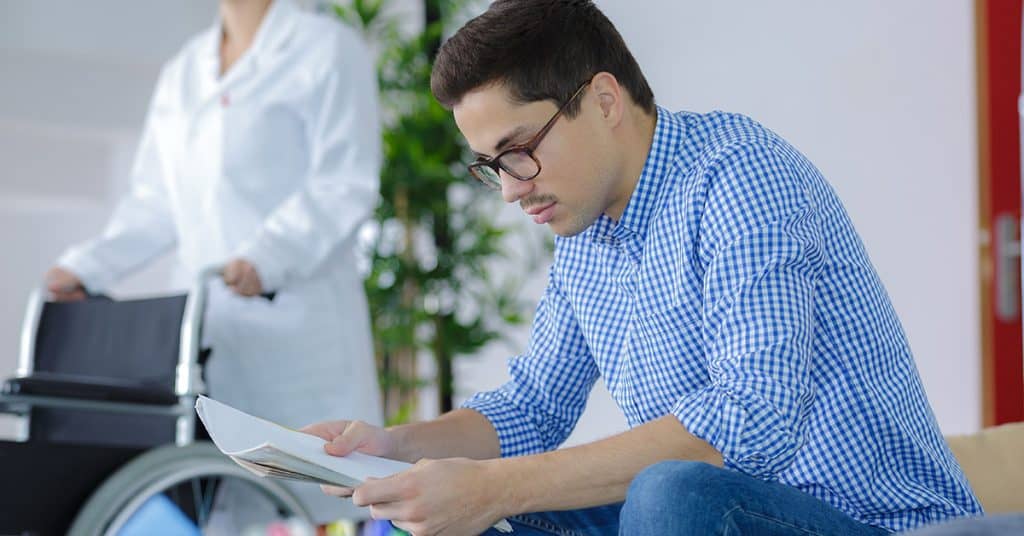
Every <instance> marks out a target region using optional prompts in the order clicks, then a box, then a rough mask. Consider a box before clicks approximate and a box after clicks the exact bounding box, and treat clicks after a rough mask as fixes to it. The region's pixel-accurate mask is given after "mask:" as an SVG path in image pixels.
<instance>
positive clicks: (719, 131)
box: [464, 109, 981, 530]
mask: <svg viewBox="0 0 1024 536" xmlns="http://www.w3.org/2000/svg"><path fill="white" fill-rule="evenodd" d="M509 370H510V373H511V377H512V379H511V380H510V381H509V382H508V383H506V384H505V385H503V386H501V387H500V388H498V389H496V390H494V391H490V392H484V393H478V394H477V395H475V396H474V397H472V398H471V399H469V400H468V401H467V402H466V403H465V404H464V406H465V407H468V408H472V409H474V410H476V411H478V412H480V413H482V414H483V415H484V416H486V417H487V418H488V419H489V420H490V421H491V422H492V423H493V424H494V427H495V429H496V430H497V432H498V437H499V440H500V444H501V453H502V456H518V455H525V454H532V453H539V452H543V451H548V450H552V449H555V448H557V447H558V446H559V445H560V444H561V443H562V442H563V441H565V439H566V438H567V437H568V436H569V434H570V432H571V431H572V429H573V427H574V426H575V425H576V422H577V420H578V418H579V416H580V414H581V413H582V412H583V409H584V406H585V405H586V401H587V397H588V393H589V392H590V388H591V386H593V384H594V382H595V381H596V380H597V379H598V378H599V377H600V378H603V380H604V382H605V385H606V386H607V388H608V391H609V392H610V393H611V394H612V396H613V397H614V399H615V401H616V402H617V404H618V406H619V408H620V409H621V410H622V412H623V413H624V414H625V415H626V418H627V420H628V422H629V425H630V426H637V425H639V424H643V423H645V422H648V421H651V420H654V419H658V418H660V417H663V416H665V415H669V414H671V415H674V416H675V417H677V418H678V419H679V421H680V422H681V423H682V424H683V425H684V426H685V427H686V429H687V430H689V431H690V432H691V433H693V434H694V435H696V436H697V437H700V438H702V439H704V440H706V441H707V442H708V443H710V444H711V445H714V447H715V448H716V449H718V451H720V452H721V453H722V455H723V456H724V459H725V465H726V467H727V468H730V469H733V470H736V471H741V472H743V473H746V474H749V475H752V476H754V477H757V478H761V479H766V480H775V481H778V482H782V483H785V484H788V485H791V486H794V487H796V488H798V489H800V490H802V491H804V492H806V493H808V494H810V495H813V496H814V497H817V498H819V499H821V500H823V501H825V502H827V503H829V504H831V505H832V506H835V507H836V508H838V509H840V510H842V511H844V512H846V513H848V514H850V515H851V516H852V517H854V518H855V519H857V520H860V521H862V522H864V523H868V524H872V525H876V526H880V527H884V528H887V529H891V530H904V529H909V528H913V527H917V526H920V525H923V524H926V523H931V522H935V521H939V520H942V519H946V518H950V517H956V516H964V515H971V514H979V513H981V508H980V506H979V505H978V502H977V500H976V499H975V497H974V495H973V493H972V491H971V489H970V487H969V486H968V484H967V481H966V479H965V478H964V475H963V472H962V471H961V469H960V467H959V466H958V464H957V462H956V461H955V459H954V458H953V456H952V455H951V453H950V451H949V449H948V447H947V446H946V443H945V441H944V440H943V438H942V436H941V435H940V433H939V429H938V425H937V423H936V420H935V417H934V415H933V414H932V411H931V408H930V407H929V405H928V401H927V398H926V397H925V393H924V389H923V388H922V385H921V380H920V378H919V376H918V374H917V370H916V368H915V365H914V361H913V358H912V356H911V353H910V348H909V347H908V344H907V341H906V338H905V336H904V334H903V330H902V327H901V326H900V323H899V320H898V319H897V317H896V312H895V311H894V310H893V307H892V304H891V303H890V301H889V298H888V296H887V294H886V292H885V289H884V288H883V287H882V283H881V281H880V280H879V278H878V275H877V274H876V272H875V270H874V268H873V267H872V265H871V262H870V261H869V260H868V256H867V253H866V252H865V250H864V246H863V244H862V243H861V241H860V238H859V237H858V235H857V233H856V231H855V230H854V228H853V225H852V223H851V222H850V219H849V217H848V216H847V214H846V212H845V210H844V209H843V207H842V204H841V203H840V201H839V199H838V198H837V196H836V194H835V192H833V190H832V189H831V187H830V186H829V185H828V184H827V183H826V181H825V179H824V178H823V177H822V176H821V174H820V172H819V171H818V170H817V169H815V167H814V166H813V165H812V164H811V163H810V162H809V161H808V160H807V159H806V158H805V157H804V156H803V155H801V154H800V153H799V152H798V151H797V150H796V149H794V148H793V147H792V146H790V145H789V144H788V143H786V142H785V141H784V140H782V139H781V138H780V137H778V136H777V135H776V134H774V133H773V132H771V131H769V130H767V129H766V128H764V127H762V126H760V125H759V124H757V123H755V122H754V121H752V120H750V119H748V118H746V117H743V116H740V115H735V114H725V113H712V114H707V115H699V114H691V113H677V114H673V113H669V112H667V111H665V110H662V109H659V110H658V118H657V127H656V130H655V134H654V140H653V144H652V147H651V150H650V153H649V155H648V157H647V161H646V164H645V166H644V169H643V172H642V174H641V176H640V179H639V182H638V184H637V186H636V189H635V190H634V193H633V196H632V197H631V199H630V201H629V204H628V205H627V207H626V210H625V212H624V213H623V215H622V217H621V218H620V220H619V221H618V222H615V221H613V220H611V219H610V218H608V217H607V216H602V217H601V218H600V219H598V220H597V221H596V222H595V223H594V224H593V225H591V226H590V227H589V228H588V229H587V230H585V231H584V232H582V233H580V234H579V235H577V236H574V237H571V238H557V239H556V242H555V259H554V263H553V265H552V268H551V272H550V274H549V282H548V287H547V290H546V291H545V293H544V296H543V298H541V301H540V304H539V305H538V306H537V311H536V316H535V318H534V324H533V330H532V334H531V338H530V343H529V345H528V348H527V350H526V352H525V353H524V354H522V355H519V356H517V357H514V358H513V359H511V360H510V362H509Z"/></svg>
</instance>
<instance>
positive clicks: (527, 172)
mask: <svg viewBox="0 0 1024 536" xmlns="http://www.w3.org/2000/svg"><path fill="white" fill-rule="evenodd" d="M589 83H590V81H589V80H588V81H586V82H584V83H583V85H581V86H580V88H579V89H577V90H576V93H573V95H572V97H569V100H567V101H565V104H563V105H562V106H561V107H560V108H559V109H558V111H557V112H555V115H553V116H551V119H549V120H548V122H547V124H545V125H544V128H542V129H540V131H539V132H537V134H535V135H534V136H533V138H531V139H530V141H527V142H526V143H522V144H518V145H513V146H512V147H509V148H508V149H505V150H504V151H502V152H500V153H498V156H495V157H493V158H483V157H480V158H479V159H477V161H476V162H473V163H472V164H469V172H470V174H472V175H473V176H474V177H476V178H477V179H479V180H480V182H482V183H484V184H486V185H487V186H488V187H489V188H492V189H494V190H500V189H501V171H504V172H505V173H508V174H509V175H511V176H512V177H515V178H516V179H519V180H521V181H528V180H530V179H533V178H534V177H536V176H537V175H540V161H539V160H537V157H536V156H535V155H534V154H533V152H534V151H535V150H537V146H538V145H540V142H541V140H543V139H544V136H546V135H547V133H548V132H549V131H550V130H551V127H553V126H555V122H556V121H558V118H559V117H561V116H562V114H563V113H564V112H565V109H566V108H568V107H569V105H570V104H572V102H573V101H575V100H576V99H577V98H578V97H579V96H580V95H581V94H583V89H584V88H586V87H587V84H589Z"/></svg>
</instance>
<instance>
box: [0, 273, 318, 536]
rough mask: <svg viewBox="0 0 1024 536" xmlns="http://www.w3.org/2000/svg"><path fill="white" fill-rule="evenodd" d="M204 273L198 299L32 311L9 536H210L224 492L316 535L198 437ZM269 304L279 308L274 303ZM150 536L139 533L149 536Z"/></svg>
mask: <svg viewBox="0 0 1024 536" xmlns="http://www.w3.org/2000/svg"><path fill="white" fill-rule="evenodd" d="M218 273H219V270H217V269H216V268H211V269H208V270H205V271H204V272H203V273H202V274H200V276H199V277H197V278H196V280H195V281H194V282H193V284H192V286H191V288H190V290H189V292H188V294H184V295H179V296H169V297H159V298H149V299H141V300H125V301H115V300H111V299H109V298H105V297H89V298H87V299H86V300H84V301H81V302H71V303H55V302H46V301H45V296H46V294H45V291H43V290H37V291H35V292H33V293H32V295H31V297H30V298H29V303H28V307H27V310H26V313H25V320H24V323H23V325H22V332H21V341H20V349H19V355H18V368H17V371H16V373H15V376H14V377H12V378H10V379H8V380H6V381H5V382H4V384H3V390H2V393H0V413H8V414H13V415H15V416H16V417H15V418H16V421H17V424H16V426H17V431H16V432H15V438H14V439H13V440H3V441H0V535H8V534H16V535H39V536H46V535H50V534H70V535H71V536H97V535H111V536H115V535H121V536H123V535H128V534H154V533H155V532H154V531H153V525H152V524H151V525H149V528H148V529H146V528H145V526H146V525H145V523H146V520H147V519H148V520H149V522H150V523H160V524H161V528H160V533H168V532H167V531H168V530H171V529H170V528H169V527H171V526H175V525H173V524H171V521H169V520H172V521H174V522H177V523H180V527H188V529H187V530H186V529H185V528H181V529H175V530H173V531H172V532H170V533H174V534H179V533H180V534H190V533H192V534H200V533H206V532H207V531H206V529H207V528H208V523H210V521H211V519H212V518H213V517H214V516H213V515H212V514H213V509H214V503H215V501H214V498H215V495H216V492H217V490H218V489H220V488H221V487H222V486H223V485H224V484H225V482H227V481H232V483H231V485H232V486H235V487H238V486H242V487H244V488H246V490H247V492H248V493H249V495H251V496H254V497H258V498H259V499H260V500H263V501H265V502H266V505H264V506H266V508H267V510H268V511H271V512H274V513H275V514H276V516H277V518H278V519H280V520H282V521H283V520H295V519H298V520H301V521H303V522H305V523H308V524H310V525H311V524H312V520H311V519H310V516H309V514H308V512H307V510H306V509H305V507H304V506H303V505H302V503H301V502H300V501H299V500H298V499H297V498H296V497H295V496H294V495H293V494H292V493H291V492H290V491H289V489H288V488H286V487H284V486H282V485H281V484H280V483H279V482H277V481H275V480H271V479H264V478H260V477H257V476H255V475H253V474H251V473H249V472H248V471H247V470H245V469H243V468H242V467H240V466H238V465H237V464H235V463H234V462H233V461H231V460H230V459H229V458H228V457H227V456H224V455H223V454H222V453H221V452H220V451H218V450H217V449H216V447H215V446H214V445H213V444H212V443H210V442H209V441H208V440H203V439H204V438H208V436H205V431H204V430H202V427H201V424H200V426H199V428H198V429H197V421H196V414H195V409H194V405H195V401H196V397H197V395H199V394H202V393H203V392H204V390H205V389H204V384H203V375H202V365H203V363H204V362H205V359H206V358H207V357H208V356H209V355H210V352H209V351H208V350H201V349H200V344H201V332H202V325H201V324H202V318H203V311H204V308H205V302H206V299H207V283H208V280H209V279H211V278H213V277H216V276H217V274H218ZM267 299H272V296H270V297H268V298H267ZM140 527H142V528H140Z"/></svg>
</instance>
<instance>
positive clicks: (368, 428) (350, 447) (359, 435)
mask: <svg viewBox="0 0 1024 536" xmlns="http://www.w3.org/2000/svg"><path fill="white" fill-rule="evenodd" d="M383 432H384V431H383V430H382V429H380V428H377V427H376V426H373V425H370V424H367V423H365V422H363V421H352V422H350V423H348V426H346V427H345V430H343V431H342V432H341V433H340V434H338V435H337V436H335V437H334V438H332V439H331V442H330V443H327V444H326V445H324V450H325V451H326V452H327V454H330V455H331V456H348V455H349V454H351V453H352V452H354V451H356V450H359V449H360V448H362V447H366V446H368V445H370V444H371V443H373V442H374V440H376V439H379V438H378V437H377V436H378V435H379V434H381V433H383ZM378 450H379V449H376V448H370V449H368V450H367V451H366V452H367V453H368V454H374V455H378V456H380V455H384V454H385V453H384V452H378Z"/></svg>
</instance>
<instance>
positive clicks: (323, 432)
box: [299, 421, 349, 441]
mask: <svg viewBox="0 0 1024 536" xmlns="http://www.w3.org/2000/svg"><path fill="white" fill-rule="evenodd" d="M348 423H349V421H327V422H318V423H315V424H310V425H309V426H304V427H302V428H299V431H300V432H302V433H304V434H309V435H314V436H317V437H319V438H320V439H323V440H324V441H332V440H333V439H334V438H335V437H337V436H338V435H339V434H341V433H342V432H344V431H345V428H346V427H347V426H348Z"/></svg>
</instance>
